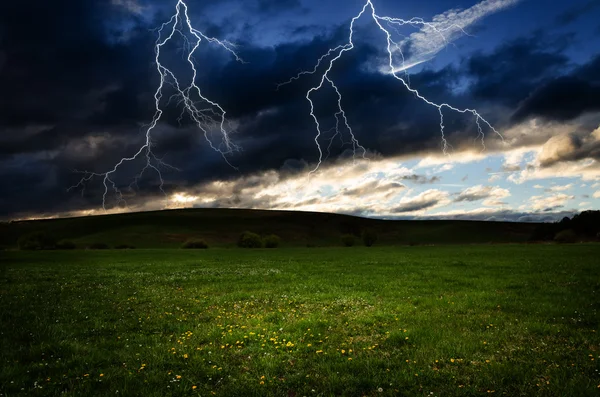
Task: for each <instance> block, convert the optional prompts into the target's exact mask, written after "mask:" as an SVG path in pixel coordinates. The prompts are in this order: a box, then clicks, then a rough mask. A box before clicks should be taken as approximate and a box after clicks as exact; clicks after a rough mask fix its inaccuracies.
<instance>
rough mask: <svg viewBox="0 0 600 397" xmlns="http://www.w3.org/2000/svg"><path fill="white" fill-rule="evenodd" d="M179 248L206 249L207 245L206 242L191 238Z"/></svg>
mask: <svg viewBox="0 0 600 397" xmlns="http://www.w3.org/2000/svg"><path fill="white" fill-rule="evenodd" d="M181 248H184V249H207V248H208V244H207V243H206V241H204V240H202V239H200V238H191V239H189V240H187V241H186V242H185V243H183V245H182V246H181Z"/></svg>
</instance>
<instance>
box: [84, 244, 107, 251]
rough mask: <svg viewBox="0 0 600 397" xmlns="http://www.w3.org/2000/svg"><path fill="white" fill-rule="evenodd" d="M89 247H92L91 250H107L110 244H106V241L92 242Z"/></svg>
mask: <svg viewBox="0 0 600 397" xmlns="http://www.w3.org/2000/svg"><path fill="white" fill-rule="evenodd" d="M88 249H91V250H107V249H108V244H105V243H92V244H90V245H88Z"/></svg>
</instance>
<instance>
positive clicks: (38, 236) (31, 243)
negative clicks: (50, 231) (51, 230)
mask: <svg viewBox="0 0 600 397" xmlns="http://www.w3.org/2000/svg"><path fill="white" fill-rule="evenodd" d="M17 244H18V245H19V249H21V250H28V251H33V250H51V249H55V248H56V240H55V239H54V238H53V237H51V236H49V235H47V234H46V233H44V232H33V233H29V234H26V235H23V236H21V237H20V238H19V240H18V242H17Z"/></svg>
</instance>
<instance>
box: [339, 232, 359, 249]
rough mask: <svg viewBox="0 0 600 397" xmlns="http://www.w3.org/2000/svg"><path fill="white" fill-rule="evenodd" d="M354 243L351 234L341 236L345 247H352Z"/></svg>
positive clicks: (354, 240)
mask: <svg viewBox="0 0 600 397" xmlns="http://www.w3.org/2000/svg"><path fill="white" fill-rule="evenodd" d="M355 242H356V239H355V238H354V235H353V234H344V235H343V236H342V244H344V246H346V247H352V246H353V245H354V243H355Z"/></svg>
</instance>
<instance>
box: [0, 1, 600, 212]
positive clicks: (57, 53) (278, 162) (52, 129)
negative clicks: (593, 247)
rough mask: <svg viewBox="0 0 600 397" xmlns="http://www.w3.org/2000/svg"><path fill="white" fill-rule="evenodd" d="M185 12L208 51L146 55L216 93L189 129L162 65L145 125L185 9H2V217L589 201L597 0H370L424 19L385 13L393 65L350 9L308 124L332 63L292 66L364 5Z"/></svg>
mask: <svg viewBox="0 0 600 397" xmlns="http://www.w3.org/2000/svg"><path fill="white" fill-rule="evenodd" d="M186 4H187V6H188V16H189V18H190V21H191V24H192V25H193V27H194V29H197V32H201V33H202V34H203V35H205V36H204V37H206V38H214V39H217V40H220V41H219V42H216V41H214V40H206V39H205V40H202V42H200V44H199V46H198V48H197V49H196V51H195V52H194V53H193V58H191V59H192V60H193V65H194V68H195V69H196V76H195V80H193V76H194V73H193V69H192V67H191V66H190V64H189V63H188V62H187V56H188V54H189V51H190V50H191V49H193V47H194V43H195V42H194V41H193V40H194V37H193V36H192V35H190V34H189V32H187V33H186V32H185V30H183V27H181V26H180V27H181V31H182V32H183V33H182V34H177V35H174V36H173V38H172V40H171V41H169V42H168V43H166V44H165V45H164V46H163V47H161V52H160V56H159V58H158V60H159V62H160V64H161V65H163V66H164V67H166V68H168V69H169V71H171V72H172V73H173V75H174V76H176V77H177V79H178V82H180V83H181V84H182V87H187V86H189V85H190V84H192V80H193V82H194V83H195V84H196V85H197V87H198V88H199V89H200V92H201V94H202V95H203V96H204V97H205V98H206V99H208V100H209V101H210V102H206V101H201V100H200V99H201V98H199V97H198V96H197V95H196V94H195V95H196V96H191V100H193V101H194V106H196V109H197V110H198V111H199V112H200V114H202V120H200V121H201V123H200V125H197V123H196V121H195V120H194V119H193V118H191V117H190V115H189V113H186V112H185V104H186V102H185V101H182V100H181V99H182V98H181V97H178V96H176V95H174V94H176V93H177V91H176V89H175V85H174V81H173V80H172V79H170V77H169V76H167V77H166V82H165V83H164V85H163V90H162V91H160V92H161V94H162V96H160V97H159V101H158V105H159V108H160V109H161V113H160V118H159V119H156V99H155V95H156V93H157V88H158V87H159V86H160V83H161V74H160V73H159V69H157V64H156V43H157V42H160V41H161V40H163V39H165V38H166V32H168V31H169V30H168V29H169V26H168V25H167V27H166V29H163V30H162V31H161V30H159V28H160V27H161V25H162V24H163V23H166V22H168V21H169V20H170V18H171V17H172V16H173V15H174V14H175V12H176V5H177V0H93V1H80V0H56V1H51V2H49V1H46V0H30V1H27V2H22V1H14V2H2V3H1V4H0V87H2V89H1V90H2V95H1V96H0V180H1V181H2V183H0V219H3V220H11V219H31V218H51V217H65V216H81V215H96V214H104V213H115V212H126V211H144V210H157V209H167V208H191V207H196V208H205V207H206V208H221V207H222V208H258V209H282V210H303V211H324V212H338V213H346V214H353V215H358V216H368V217H380V218H388V219H396V218H400V219H413V218H422V219H429V218H440V219H478V220H497V221H500V220H508V221H554V220H557V219H560V218H562V217H564V216H571V215H573V214H574V213H577V212H580V211H583V210H590V209H596V210H597V209H600V95H599V94H600V18H599V17H600V1H598V0H573V1H569V2H548V1H545V0H484V1H479V2H477V1H476V0H475V1H466V0H432V1H427V2H424V1H412V0H406V1H401V2H400V1H392V0H372V3H371V4H372V5H373V6H374V8H375V10H376V14H377V15H378V16H379V17H390V18H401V19H403V20H412V21H413V22H415V21H416V23H413V24H406V25H403V26H398V25H397V24H396V25H393V24H391V23H385V20H384V19H378V21H380V22H381V23H382V24H383V27H385V28H386V29H387V31H388V32H390V35H391V39H392V40H393V43H394V46H392V48H391V52H392V54H391V55H392V63H391V66H392V67H390V62H389V59H388V56H389V54H388V52H387V51H388V47H387V38H386V35H385V34H384V32H383V31H382V30H381V29H380V28H379V27H378V26H377V24H376V20H375V19H373V18H372V17H371V11H370V9H368V10H367V12H366V13H365V14H364V15H362V17H361V18H360V19H358V20H356V22H355V23H354V25H352V26H353V31H352V32H353V35H352V43H353V47H352V49H351V51H350V50H349V49H348V51H343V52H342V53H340V54H341V55H340V57H339V59H337V60H336V61H335V62H334V63H333V64H332V65H333V66H332V67H331V69H330V71H329V72H328V75H327V76H328V77H329V78H330V79H331V81H332V82H333V83H334V84H335V87H336V88H337V89H338V92H339V93H340V98H341V99H339V102H338V96H337V93H336V91H335V90H334V89H333V87H332V86H331V85H329V83H328V82H327V80H325V84H324V86H323V88H322V89H320V90H317V91H314V92H312V93H311V95H310V96H309V98H310V99H311V100H312V105H313V109H314V116H315V117H314V118H313V117H312V115H311V103H310V102H309V101H308V100H307V92H309V90H311V88H315V87H318V86H319V82H320V81H321V78H322V76H323V73H324V72H325V69H326V68H327V66H328V65H330V64H329V61H330V60H331V59H332V58H333V57H334V56H335V55H336V54H337V53H334V55H330V56H329V57H325V58H324V62H323V63H321V64H320V67H317V68H316V69H315V70H316V72H315V74H312V75H311V74H301V75H299V76H298V73H300V72H301V71H312V70H313V68H315V66H316V65H317V61H318V60H319V59H320V57H322V56H323V55H326V54H327V53H328V50H329V49H335V48H338V49H339V48H340V47H338V46H343V45H347V44H348V42H349V33H350V26H351V21H352V18H353V17H356V16H357V15H358V14H359V13H360V11H361V10H362V9H363V7H364V6H365V4H367V5H368V3H366V2H363V1H361V0H319V1H316V0H245V1H237V0H225V1H223V0H220V1H216V0H215V1H213V0H208V1H198V0H188V1H187V2H186ZM416 18H418V19H416ZM388 22H389V20H388ZM157 40H158V41H157ZM219 43H221V44H223V45H219ZM346 48H347V47H346ZM232 52H235V54H236V55H237V57H238V58H240V59H241V60H242V61H240V59H236V56H234V54H232ZM330 54H331V53H330ZM294 76H298V78H297V79H292V80H291V81H290V83H289V84H285V85H283V86H279V84H281V83H284V82H286V81H289V80H290V79H291V78H293V77H294ZM399 78H401V79H402V81H401V80H400V79H399ZM403 81H404V82H405V83H406V84H403ZM408 88H410V90H413V91H412V92H411V91H409V89H408ZM416 92H418V95H417V94H416ZM190 95H191V94H190ZM419 96H421V97H422V98H424V99H426V100H427V101H430V102H431V103H433V104H442V103H446V104H448V105H450V106H452V107H454V108H455V109H459V110H460V109H474V110H476V111H477V114H478V115H479V116H480V118H477V117H476V116H475V115H474V114H472V113H469V112H462V113H461V112H454V111H452V110H451V109H449V108H444V109H443V113H442V115H443V121H444V123H443V130H442V129H441V128H440V121H441V120H440V113H439V111H438V109H437V108H436V107H435V106H431V104H428V103H427V102H425V101H424V100H423V99H422V98H420V97H419ZM217 104H218V106H219V107H216V105H217ZM340 105H341V106H342V109H343V110H344V112H345V113H344V115H345V116H346V120H347V124H348V125H347V126H346V125H345V123H344V122H343V121H344V120H342V119H341V117H340V113H338V112H339V109H340V108H339V107H338V106H340ZM219 109H222V110H223V111H224V112H226V118H227V121H226V122H225V123H224V124H223V130H221V113H220V110H219ZM336 114H337V115H336ZM315 120H316V121H318V122H319V127H320V132H321V133H320V134H319V131H318V130H317V125H316V123H315ZM153 121H155V125H152V123H153ZM336 123H337V124H338V127H339V129H338V132H339V133H338V134H337V135H336V134H335V126H336ZM488 123H489V125H488ZM478 124H479V125H481V126H482V132H483V134H484V136H482V134H480V133H479V131H478ZM347 127H350V128H351V130H349V129H348V128H347ZM490 127H491V128H490ZM492 128H493V129H492ZM149 129H150V132H149V136H150V141H149V142H150V143H151V145H150V146H149V147H146V148H145V147H144V145H145V144H146V137H147V133H148V131H149ZM222 131H225V132H226V134H227V135H223V132H222ZM350 131H352V134H353V135H351V134H350ZM229 139H230V140H231V146H230V147H231V148H233V149H235V150H232V151H227V150H225V149H226V148H227V144H228V142H229V141H228V140H229ZM444 142H446V145H445V144H444ZM353 143H354V144H353ZM359 145H360V146H359ZM148 148H150V149H151V157H150V158H151V163H150V164H151V165H152V166H151V167H147V166H146V165H147V164H146V159H147V156H146V154H147V152H146V150H147V149H148ZM319 148H320V150H321V153H322V155H320V152H319ZM363 148H364V150H363ZM140 149H142V151H141V152H140ZM220 151H221V152H226V153H221V152H220ZM136 153H141V155H139V156H138V157H136V159H135V160H132V161H126V162H125V163H123V164H121V165H120V166H119V167H118V169H117V170H116V172H114V173H111V174H110V179H108V180H106V179H104V176H103V174H104V173H106V172H109V171H111V170H113V169H114V167H115V165H117V164H119V162H120V160H121V159H123V158H131V157H132V156H134V155H135V154H136ZM317 166H318V167H317ZM141 171H143V173H142V174H140V172H141ZM157 171H160V175H159V174H158V172H157ZM161 181H162V182H161Z"/></svg>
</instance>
